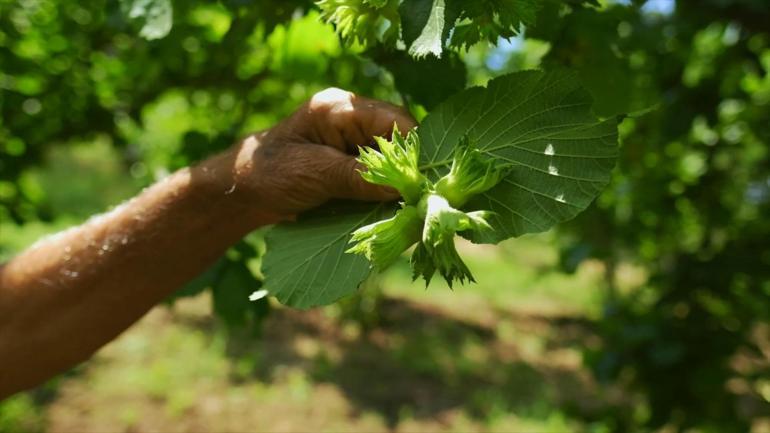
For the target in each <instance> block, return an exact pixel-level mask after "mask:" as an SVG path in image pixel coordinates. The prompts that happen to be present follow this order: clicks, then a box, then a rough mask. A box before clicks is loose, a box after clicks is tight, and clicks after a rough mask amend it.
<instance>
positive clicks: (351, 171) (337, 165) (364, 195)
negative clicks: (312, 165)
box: [319, 146, 400, 201]
mask: <svg viewBox="0 0 770 433" xmlns="http://www.w3.org/2000/svg"><path fill="white" fill-rule="evenodd" d="M324 148H325V149H328V150H327V151H325V152H323V153H324V154H325V155H323V158H324V159H325V160H326V161H324V163H325V164H324V165H325V166H326V167H327V169H326V181H327V185H328V187H329V193H330V194H331V196H332V197H333V198H343V199H352V200H363V201H393V200H396V199H398V198H399V197H400V195H399V193H398V191H396V190H395V189H393V188H391V187H389V186H384V185H375V184H373V183H369V182H367V181H365V180H364V178H362V177H361V172H363V171H366V167H365V166H363V165H362V164H361V163H359V162H358V161H356V158H355V156H352V155H348V154H345V153H342V152H340V151H339V150H337V149H333V148H331V147H326V146H324ZM319 156H320V155H319Z"/></svg>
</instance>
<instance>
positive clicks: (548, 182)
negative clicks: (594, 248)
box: [418, 71, 618, 243]
mask: <svg viewBox="0 0 770 433" xmlns="http://www.w3.org/2000/svg"><path fill="white" fill-rule="evenodd" d="M591 103H592V101H591V97H590V95H589V93H588V92H587V91H586V90H585V89H584V88H583V87H582V86H581V85H580V80H579V79H578V76H577V75H576V74H575V73H572V72H567V71H555V72H542V71H524V72H518V73H514V74H509V75H505V76H502V77H499V78H497V79H494V80H492V81H490V82H489V84H488V85H487V87H486V88H481V87H474V88H470V89H467V90H465V91H463V92H460V93H459V94H457V95H455V96H453V97H452V98H450V99H449V100H447V101H446V102H445V103H443V104H441V105H440V106H439V107H438V108H436V110H434V111H432V112H431V113H430V114H429V115H428V116H427V117H426V118H425V120H424V121H423V123H422V124H421V125H420V126H419V128H418V134H419V135H420V139H421V154H420V163H421V169H424V170H428V171H429V177H431V178H433V179H436V178H438V177H440V176H442V175H444V174H445V173H447V172H448V171H449V167H450V165H451V163H452V154H453V153H454V148H455V146H456V145H457V144H458V143H459V142H460V140H461V138H462V137H463V135H465V134H467V135H468V137H469V138H470V139H471V140H474V141H475V142H476V143H477V147H478V149H479V150H480V151H481V152H482V153H484V154H486V155H488V156H490V157H493V158H495V159H497V160H501V161H503V162H508V163H511V164H513V167H512V168H511V171H510V173H509V174H508V175H507V176H506V177H505V178H504V179H503V181H502V182H501V183H500V184H498V185H497V186H496V187H494V188H493V189H491V190H489V191H487V192H485V193H483V194H481V195H479V196H477V197H475V198H473V199H471V200H470V201H469V202H468V203H467V205H466V206H464V208H465V209H469V210H477V209H483V210H489V211H492V212H494V214H493V215H492V216H490V217H489V223H490V225H491V226H492V227H493V228H494V231H491V232H489V231H485V232H481V233H474V232H470V233H464V234H463V235H464V236H466V237H468V238H469V239H470V240H471V241H473V242H480V243H496V242H499V241H501V240H503V239H507V238H509V237H512V236H520V235H522V234H525V233H534V232H541V231H545V230H548V229H549V228H551V227H552V226H553V225H555V224H556V223H559V222H562V221H566V220H568V219H571V218H573V217H574V216H575V215H577V214H578V213H580V212H581V211H582V210H583V209H585V208H586V207H587V206H588V205H589V204H590V203H591V202H592V201H593V200H594V198H596V196H597V195H598V194H599V192H600V191H601V190H602V189H603V188H604V187H605V186H606V185H607V183H608V181H609V177H610V172H611V170H612V168H613V167H614V165H615V159H616V157H617V153H618V150H617V121H616V119H615V118H611V119H608V120H599V119H597V118H596V116H595V115H594V114H593V113H592V111H591Z"/></svg>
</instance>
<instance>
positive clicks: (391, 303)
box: [0, 237, 635, 432]
mask: <svg viewBox="0 0 770 433" xmlns="http://www.w3.org/2000/svg"><path fill="white" fill-rule="evenodd" d="M548 245H549V242H548V240H547V239H545V238H543V237H531V238H523V239H519V240H514V241H510V242H507V243H505V244H503V245H501V246H500V247H488V246H487V247H478V246H472V245H470V244H464V245H463V246H462V251H463V253H464V254H465V255H467V256H468V257H469V258H470V260H469V264H470V267H471V269H472V270H473V271H474V273H475V274H476V276H477V279H478V281H479V282H478V284H476V285H470V286H464V287H458V288H455V290H453V291H452V290H449V289H448V288H447V287H445V286H443V285H441V284H432V285H431V286H430V288H428V289H427V290H426V289H425V288H424V286H423V285H421V284H419V283H411V281H410V279H409V275H408V269H407V267H406V265H405V264H402V265H400V266H398V267H396V268H395V269H393V270H391V271H389V272H387V273H386V274H384V275H382V276H381V277H380V278H379V279H378V280H377V281H375V282H371V283H370V284H367V287H366V288H365V289H364V292H363V293H362V294H361V295H360V296H356V297H353V298H351V299H348V300H346V301H344V302H341V303H339V304H337V305H333V306H330V307H326V308H320V309H314V310H310V311H296V310H291V309H288V308H282V307H277V308H275V309H273V311H272V312H271V313H270V315H269V316H268V318H267V319H266V320H265V322H264V325H263V327H262V328H261V331H259V335H255V334H254V333H251V332H245V331H239V332H227V331H226V329H225V328H224V327H223V326H222V325H221V324H219V323H218V322H217V321H216V319H214V318H212V316H211V314H210V311H209V310H210V300H209V299H208V297H207V296H206V295H202V296H198V297H195V298H187V299H183V300H181V301H179V302H177V303H175V304H174V305H171V306H168V305H164V306H159V307H157V308H155V309H154V310H152V311H151V312H150V314H148V315H147V316H146V317H145V318H144V319H142V320H141V321H140V322H139V323H137V324H136V325H135V326H134V327H132V328H131V329H130V330H128V331H127V332H125V333H124V334H123V335H122V336H121V337H120V338H118V339H117V340H115V341H114V342H112V343H110V344H109V345H107V346H106V347H105V348H103V349H102V350H101V351H99V353H98V354H97V355H96V356H95V357H94V358H93V359H92V360H91V361H89V362H87V363H85V364H84V365H82V366H80V367H79V368H77V369H76V370H75V371H73V372H71V373H69V374H68V375H66V376H65V377H63V378H61V379H59V380H58V381H57V382H56V384H55V385H49V386H48V388H43V389H41V390H38V391H36V392H33V393H28V394H22V395H21V396H18V397H15V398H14V399H11V400H10V401H9V402H5V403H4V404H3V405H2V406H0V431H3V430H9V431H18V430H29V431H35V430H38V431H42V430H45V431H50V432H76V431H77V432H113V431H115V432H153V431H163V432H176V431H179V432H184V431H190V432H193V431H282V432H288V431H292V432H294V431H351V432H377V431H398V432H402V431H403V432H406V431H462V432H466V431H516V432H527V431H531V432H544V431H548V432H557V431H564V432H573V431H605V429H604V427H605V426H603V425H602V424H601V423H599V422H593V421H592V420H598V419H599V417H600V415H601V413H602V411H603V410H604V409H606V408H607V407H626V406H628V407H630V406H632V405H633V401H632V400H631V398H630V397H629V396H628V395H626V394H625V393H623V392H621V391H620V390H619V389H615V388H612V387H607V386H599V385H597V384H596V383H594V381H593V380H592V379H591V376H590V374H589V373H588V372H587V370H586V369H585V368H584V366H583V361H582V356H581V349H582V348H584V347H585V346H586V345H595V344H598V341H597V339H596V338H595V337H594V336H593V334H592V330H591V326H590V321H589V320H588V319H590V318H591V317H594V316H596V315H597V314H599V311H598V307H599V298H600V295H601V293H600V291H601V290H602V289H601V287H603V285H602V283H601V278H602V270H601V267H600V266H599V265H598V264H596V263H590V262H589V263H586V264H585V265H584V266H583V267H581V269H580V270H579V271H578V273H577V274H576V275H566V274H563V273H561V272H560V271H559V270H558V269H557V268H556V266H555V262H556V255H555V251H553V249H552V248H551V247H549V246H548ZM626 274H627V275H628V279H631V280H632V279H633V278H635V276H634V274H633V272H630V271H629V272H626Z"/></svg>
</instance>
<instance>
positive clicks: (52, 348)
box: [0, 89, 414, 399]
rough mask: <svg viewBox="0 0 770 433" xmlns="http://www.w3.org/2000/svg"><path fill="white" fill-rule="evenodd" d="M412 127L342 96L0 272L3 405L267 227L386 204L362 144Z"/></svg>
mask: <svg viewBox="0 0 770 433" xmlns="http://www.w3.org/2000/svg"><path fill="white" fill-rule="evenodd" d="M394 122H395V123H397V124H398V125H399V128H400V129H402V130H405V129H407V128H409V127H412V126H413V125H414V121H413V120H412V119H411V117H409V115H408V114H406V113H405V112H404V111H403V110H401V109H398V108H397V107H394V106H391V105H388V104H385V103H382V102H379V101H374V100H369V99H365V98H360V97H355V96H354V95H352V94H350V93H348V92H344V91H341V90H339V89H328V90H326V91H324V92H320V93H318V94H316V95H315V96H314V97H313V99H311V101H309V102H308V103H307V104H305V105H303V106H302V107H301V108H300V109H299V110H298V111H297V112H296V113H295V114H294V115H292V116H291V117H289V118H288V119H286V120H285V121H283V122H281V123H280V124H278V125H277V126H275V127H273V128H271V129H270V130H267V131H264V132H262V133H258V134H254V135H251V136H249V137H247V138H245V139H244V140H243V141H242V142H240V143H238V144H236V145H235V146H233V147H232V148H231V149H229V150H227V151H226V152H224V153H222V154H219V155H216V156H213V157H211V158H209V159H207V160H205V161H203V162H201V163H200V164H198V165H196V166H194V167H191V168H187V169H183V170H180V171H178V172H176V173H174V174H172V175H170V176H169V177H167V178H166V179H164V180H162V181H160V182H159V183H157V184H155V185H153V186H152V187H150V188H148V189H147V190H145V191H144V192H142V193H141V194H140V195H138V196H137V197H135V198H134V199H132V200H130V201H128V202H127V203H125V204H123V205H121V206H119V207H117V208H116V209H114V210H113V211H111V212H109V213H107V214H105V215H102V216H98V217H95V218H92V219H91V220H89V221H88V222H86V223H85V224H83V225H81V226H79V227H76V228H73V229H70V230H67V231H65V232H62V233H60V234H58V235H55V236H53V237H51V238H48V239H46V240H44V241H41V242H39V243H38V244H36V245H34V246H33V247H31V248H29V249H28V250H27V251H24V252H22V253H21V254H19V255H18V256H16V257H15V258H13V259H12V260H11V261H9V262H8V263H6V264H4V265H3V266H2V267H0V360H1V361H0V362H1V365H0V399H2V398H3V397H5V396H7V395H10V394H11V393H14V392H16V391H19V390H21V389H24V388H28V387H30V386H34V385H36V384H38V383H40V382H42V381H43V380H45V379H47V378H49V377H51V376H53V375H55V374H56V373H58V372H60V371H63V370H65V369H67V368H69V367H72V366H74V365H76V364H77V363H79V362H81V361H83V360H85V359H87V358H88V357H89V356H90V355H91V354H92V353H93V352H94V351H96V350H97V349H98V348H99V347H101V346H102V345H104V344H105V343H107V342H109V341H110V340H111V339H113V338H114V337H115V336H117V335H118V334H119V333H120V332H122V331H123V330H125V329H126V328H127V327H128V326H130V325H131V324H132V323H134V322H135V321H136V320H138V319H139V318H140V317H141V316H142V315H143V314H145V313H146V312H147V311H148V310H149V309H150V308H151V307H152V306H153V305H155V304H156V303H157V302H158V301H160V300H162V299H163V298H165V297H166V296H168V295H169V294H171V293H172V292H173V291H174V290H175V289H177V288H178V287H180V286H181V285H182V284H184V283H185V282H186V281H188V280H190V279H192V278H193V277H195V276H196V275H197V274H199V273H200V272H201V271H202V270H204V269H205V268H207V267H208V266H209V265H211V264H212V263H213V262H214V261H215V260H216V258H217V257H219V256H220V255H221V254H222V253H223V252H224V251H225V250H226V249H227V248H228V247H229V246H231V245H232V244H234V243H235V242H236V241H238V240H239V239H240V238H242V237H243V236H244V235H246V234H247V233H249V232H250V231H252V230H254V229H256V228H258V227H260V226H262V225H266V224H271V223H274V222H277V221H281V220H286V219H291V218H293V216H294V215H296V214H298V213H300V212H302V211H304V210H307V209H310V208H312V207H315V206H318V205H320V204H322V203H324V202H325V201H327V200H329V199H331V198H349V199H359V200H389V199H395V198H396V197H397V195H396V194H395V193H394V192H393V191H390V190H386V189H383V188H382V187H379V186H375V185H372V184H368V183H366V182H364V181H363V180H362V179H361V177H360V176H359V175H358V173H357V172H356V170H357V169H358V168H359V167H358V165H357V163H356V161H355V159H354V157H353V156H352V153H354V150H355V148H356V147H355V146H357V145H364V144H366V143H368V142H370V141H371V137H372V136H373V135H385V134H387V133H388V132H389V131H390V130H391V129H392V127H393V123H394Z"/></svg>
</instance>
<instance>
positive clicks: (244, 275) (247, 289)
mask: <svg viewBox="0 0 770 433" xmlns="http://www.w3.org/2000/svg"><path fill="white" fill-rule="evenodd" d="M259 286H260V282H259V280H257V279H256V278H254V275H253V274H252V273H251V271H250V270H249V268H248V266H246V263H244V262H243V261H237V262H236V261H230V260H226V261H225V264H224V267H223V268H221V269H220V275H219V277H218V281H217V282H216V284H214V286H213V287H212V289H213V290H212V292H213V304H214V311H215V312H216V313H217V315H218V316H219V317H221V318H222V319H224V321H225V323H226V324H227V325H228V326H230V327H238V326H243V325H245V324H246V321H247V320H248V315H249V311H251V309H252V305H251V304H250V303H249V295H250V294H251V293H252V292H254V291H255V290H256V289H258V288H259Z"/></svg>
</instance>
